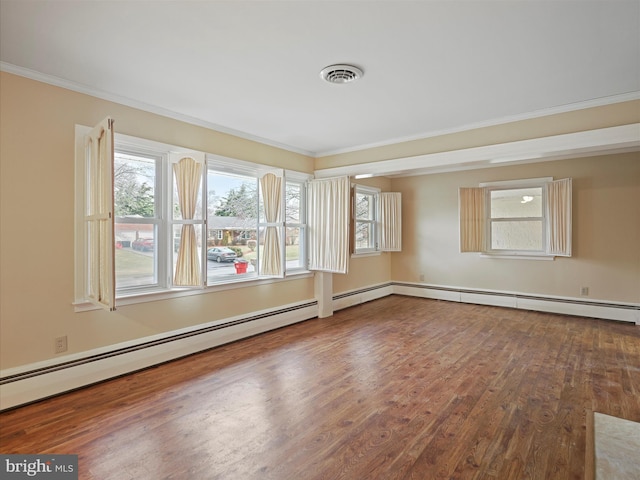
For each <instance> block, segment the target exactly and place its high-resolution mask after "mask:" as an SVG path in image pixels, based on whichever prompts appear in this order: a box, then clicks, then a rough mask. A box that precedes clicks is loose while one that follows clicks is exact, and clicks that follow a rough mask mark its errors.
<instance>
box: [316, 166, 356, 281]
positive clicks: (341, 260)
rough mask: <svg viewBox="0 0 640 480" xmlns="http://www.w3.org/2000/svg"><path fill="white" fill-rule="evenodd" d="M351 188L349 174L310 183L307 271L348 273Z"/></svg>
mask: <svg viewBox="0 0 640 480" xmlns="http://www.w3.org/2000/svg"><path fill="white" fill-rule="evenodd" d="M350 190H351V185H350V182H349V177H339V178H329V179H320V180H312V181H311V182H309V185H308V188H307V202H308V203H307V207H308V208H307V209H308V212H309V222H308V224H309V270H320V271H325V272H334V273H347V271H348V268H349V198H350V196H349V192H350Z"/></svg>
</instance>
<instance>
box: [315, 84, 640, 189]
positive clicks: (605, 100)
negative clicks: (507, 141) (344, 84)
mask: <svg viewBox="0 0 640 480" xmlns="http://www.w3.org/2000/svg"><path fill="white" fill-rule="evenodd" d="M634 100H640V91H635V92H629V93H623V94H619V95H611V96H607V97H600V98H594V99H592V100H585V101H582V102H576V103H570V104H568V105H560V106H557V107H551V108H545V109H542V110H535V111H533V112H527V113H522V114H519V115H508V116H505V117H500V118H494V119H490V120H485V121H482V122H476V123H469V124H466V125H461V126H458V127H453V128H445V129H441V130H434V131H431V132H427V133H420V134H417V135H409V136H406V137H397V138H391V139H388V140H383V141H381V142H374V143H368V144H363V145H357V146H354V147H346V148H338V149H335V150H325V151H321V152H316V154H315V157H316V158H320V157H328V156H330V155H340V154H343V153H351V152H357V151H361V150H368V149H372V148H378V147H385V146H388V145H397V144H400V143H405V142H413V141H417V140H426V139H428V138H433V137H439V136H442V135H450V134H453V133H460V132H466V131H468V130H475V129H478V128H486V127H495V126H498V125H505V124H508V123H513V122H520V121H523V120H533V119H535V118H541V117H548V116H550V115H558V114H561V113H569V112H575V111H578V110H584V109H587V108H594V107H604V106H607V105H614V104H616V103H623V102H630V101H634ZM367 176H372V175H367ZM361 178H366V177H361Z"/></svg>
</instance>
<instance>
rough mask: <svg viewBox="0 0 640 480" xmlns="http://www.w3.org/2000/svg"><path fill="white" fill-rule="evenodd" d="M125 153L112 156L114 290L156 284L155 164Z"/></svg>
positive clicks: (150, 159)
mask: <svg viewBox="0 0 640 480" xmlns="http://www.w3.org/2000/svg"><path fill="white" fill-rule="evenodd" d="M157 162H158V160H157V159H156V158H153V157H143V156H140V155H134V154H130V153H125V152H116V153H115V156H114V176H113V188H114V207H115V215H116V221H115V239H116V253H115V270H116V289H117V290H121V289H126V288H132V287H144V286H152V285H157V283H158V263H157V255H156V250H157V239H158V230H157V223H156V222H157V220H155V219H156V217H157V215H156V198H155V184H156V165H157Z"/></svg>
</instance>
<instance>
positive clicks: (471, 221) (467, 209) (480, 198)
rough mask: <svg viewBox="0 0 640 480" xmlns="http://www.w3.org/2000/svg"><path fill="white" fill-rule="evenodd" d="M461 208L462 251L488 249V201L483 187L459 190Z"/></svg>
mask: <svg viewBox="0 0 640 480" xmlns="http://www.w3.org/2000/svg"><path fill="white" fill-rule="evenodd" d="M458 200H459V209H460V252H483V251H485V249H486V240H485V238H486V231H485V229H486V217H487V215H486V203H485V189H484V188H482V187H477V188H465V187H462V188H460V189H459V190H458Z"/></svg>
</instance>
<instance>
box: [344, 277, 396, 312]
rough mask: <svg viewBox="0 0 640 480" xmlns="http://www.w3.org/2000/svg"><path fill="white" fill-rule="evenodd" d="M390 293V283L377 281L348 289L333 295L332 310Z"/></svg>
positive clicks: (391, 288) (391, 292)
mask: <svg viewBox="0 0 640 480" xmlns="http://www.w3.org/2000/svg"><path fill="white" fill-rule="evenodd" d="M392 294H393V287H392V286H391V284H390V283H379V284H376V285H371V286H369V287H367V288H360V289H356V290H348V291H346V292H342V293H340V294H338V295H334V296H333V299H332V304H333V310H334V311H335V310H341V309H343V308H347V307H352V306H354V305H359V304H361V303H365V302H370V301H371V300H376V299H378V298H382V297H386V296H388V295H392Z"/></svg>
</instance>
